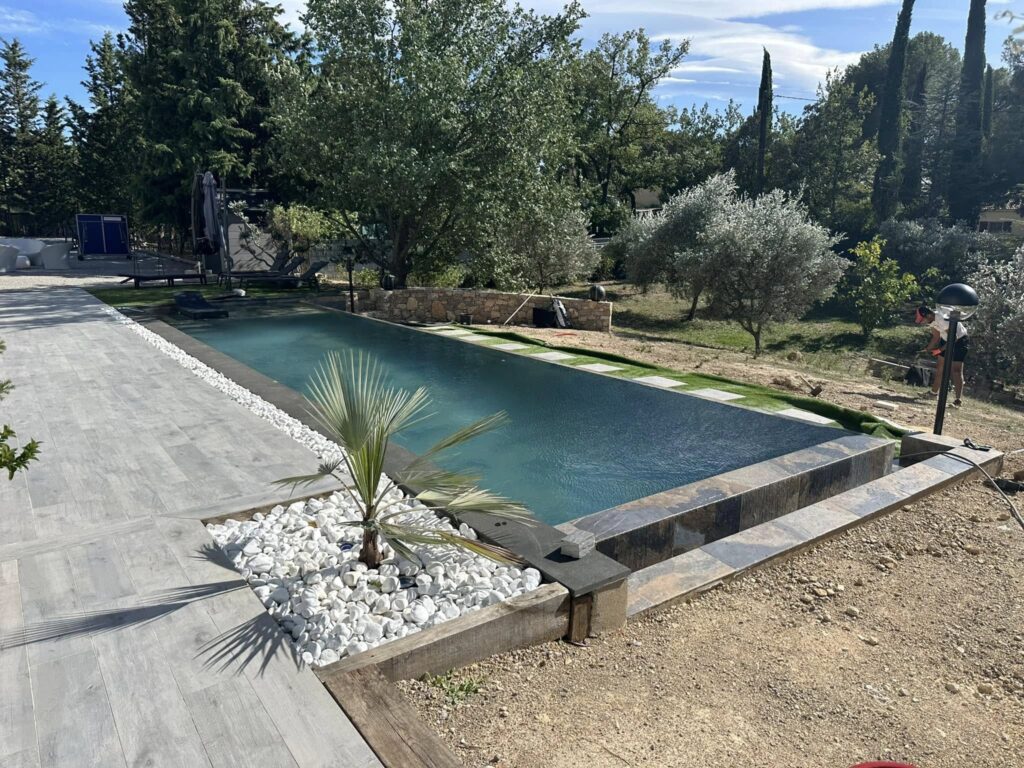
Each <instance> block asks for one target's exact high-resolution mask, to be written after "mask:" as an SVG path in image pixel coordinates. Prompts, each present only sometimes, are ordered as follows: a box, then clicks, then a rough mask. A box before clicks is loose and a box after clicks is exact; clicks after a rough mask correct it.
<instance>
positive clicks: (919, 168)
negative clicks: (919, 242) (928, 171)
mask: <svg viewBox="0 0 1024 768" xmlns="http://www.w3.org/2000/svg"><path fill="white" fill-rule="evenodd" d="M927 110H928V67H927V66H923V67H921V70H920V71H919V72H918V73H917V77H916V78H915V85H914V92H913V95H912V96H911V98H910V103H909V104H908V111H909V112H910V126H909V128H908V130H907V136H906V140H905V141H904V142H903V173H902V175H901V177H900V191H899V200H900V205H901V206H902V207H903V209H904V211H907V212H909V213H911V215H914V214H916V213H917V212H918V211H919V210H920V205H921V200H922V185H923V183H924V150H925V140H926V135H927V134H926V132H927V125H926V122H925V120H926V116H927Z"/></svg>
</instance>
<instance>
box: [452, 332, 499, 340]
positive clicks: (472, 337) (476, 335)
mask: <svg viewBox="0 0 1024 768" xmlns="http://www.w3.org/2000/svg"><path fill="white" fill-rule="evenodd" d="M456 338H457V339H459V340H461V341H490V340H491V337H490V336H484V335H483V334H480V333H467V334H466V335H465V336H456Z"/></svg>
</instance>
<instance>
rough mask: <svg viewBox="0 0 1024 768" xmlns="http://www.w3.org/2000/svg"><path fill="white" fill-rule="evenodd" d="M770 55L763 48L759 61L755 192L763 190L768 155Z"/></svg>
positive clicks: (770, 119) (770, 93) (771, 94)
mask: <svg viewBox="0 0 1024 768" xmlns="http://www.w3.org/2000/svg"><path fill="white" fill-rule="evenodd" d="M772 97H773V93H772V57H771V54H770V53H768V49H767V48H765V49H764V60H763V61H762V62H761V86H760V88H758V91H757V121H758V131H757V194H759V195H760V194H761V193H762V192H764V182H765V175H764V168H765V159H766V158H767V156H768V139H769V138H770V134H771V129H772V111H773V107H772Z"/></svg>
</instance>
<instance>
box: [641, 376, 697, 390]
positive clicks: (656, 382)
mask: <svg viewBox="0 0 1024 768" xmlns="http://www.w3.org/2000/svg"><path fill="white" fill-rule="evenodd" d="M633 381H639V382H640V383H641V384H650V385H651V386H655V387H664V388H665V389H671V388H672V387H685V386H686V385H685V384H683V382H681V381H676V380H675V379H669V378H667V377H665V376H641V377H639V378H637V379H633Z"/></svg>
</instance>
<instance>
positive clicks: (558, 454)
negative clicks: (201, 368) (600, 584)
mask: <svg viewBox="0 0 1024 768" xmlns="http://www.w3.org/2000/svg"><path fill="white" fill-rule="evenodd" d="M175 324H176V325H177V326H178V327H179V328H180V329H181V330H183V331H185V332H186V333H188V334H189V335H191V336H193V337H195V338H196V339H198V340H199V341H202V342H203V343H205V344H207V345H209V346H211V347H213V348H214V349H217V350H219V351H220V352H223V353H224V354H226V355H229V356H230V357H233V358H235V359H236V360H238V361H240V362H242V363H244V364H246V365H248V366H249V367H251V368H253V369H255V370H257V371H259V372H260V373H262V374H264V375H266V376H269V377H270V378H272V379H275V380H277V381H279V382H281V383H282V384H285V385H286V386H289V387H291V388H293V389H295V390H298V391H300V392H306V391H307V390H306V384H307V381H308V378H309V376H310V374H311V373H312V372H313V370H314V369H315V368H316V366H317V365H318V364H319V363H320V362H321V360H323V358H324V356H325V354H326V353H327V352H329V351H331V350H338V351H344V350H349V349H352V350H356V351H361V352H364V353H368V354H371V355H374V356H375V357H377V358H378V359H379V360H380V361H381V363H382V364H383V365H384V366H385V368H386V369H387V370H388V372H389V373H390V376H391V379H392V381H393V383H394V384H395V385H397V386H401V387H405V388H415V387H418V386H425V387H427V389H428V390H429V392H430V395H431V398H432V401H433V403H432V408H431V410H432V411H433V412H434V414H435V415H434V417H433V418H431V419H429V420H428V421H426V422H424V423H422V424H420V425H418V426H417V427H414V428H413V429H410V430H409V431H408V432H406V433H404V434H403V435H402V436H401V439H400V440H399V443H400V444H401V445H402V446H403V447H405V448H407V449H409V450H411V451H414V452H418V451H422V450H424V449H426V448H427V447H429V446H430V445H431V444H433V443H434V442H435V441H436V440H437V439H438V438H440V437H442V436H444V435H447V434H448V433H450V432H452V431H454V430H455V429H457V428H459V427H462V426H464V425H465V424H467V423H469V422H470V421H473V420H475V419H478V418H481V417H484V416H487V415H489V414H491V413H494V412H495V411H499V410H504V411H506V412H507V413H508V415H509V420H510V423H509V424H508V425H506V426H505V427H503V428H502V429H500V430H498V431H497V432H494V433H491V434H488V435H485V436H483V437H481V438H479V439H477V440H474V441H472V442H471V443H469V444H467V445H466V446H465V447H463V448H462V450H461V452H459V453H456V454H452V455H451V456H450V457H449V458H448V459H447V460H446V461H444V462H442V463H445V464H446V465H448V466H449V467H451V468H453V469H462V470H472V471H474V472H476V473H477V474H479V475H481V477H482V478H483V480H482V485H483V486H484V487H487V488H489V489H491V490H493V491H496V492H498V493H501V494H504V495H506V496H508V497H510V498H513V499H516V500H518V501H521V502H523V503H524V504H526V505H527V506H528V507H529V508H530V509H531V510H532V511H533V512H534V514H535V515H536V516H537V517H538V518H539V519H541V520H543V521H544V522H547V523H549V524H552V525H554V524H558V523H563V522H566V521H569V520H574V519H576V518H579V517H581V516H584V515H588V514H591V513H594V512H598V511H600V510H604V509H608V508H610V507H614V506H618V505H621V504H624V503H626V502H629V501H633V500H636V499H640V498H643V497H646V496H650V495H652V494H655V493H659V492H661V491H667V490H669V489H672V488H677V487H679V486H683V485H687V484H689V483H693V482H696V481H699V480H704V479H706V478H709V477H712V476H715V475H719V474H721V473H724V472H729V471H731V470H734V469H738V468H740V467H745V466H747V465H750V464H754V463H757V462H761V461H766V460H768V459H774V458H776V457H779V456H783V455H784V454H788V453H790V452H793V451H797V450H800V449H804V448H809V447H812V446H816V445H820V444H822V443H825V442H828V441H831V440H835V439H836V438H837V437H841V436H842V435H844V434H848V433H846V432H844V431H843V430H840V429H836V428H834V427H827V426H819V425H815V424H808V423H804V422H801V421H797V420H794V419H787V418H782V417H779V416H774V415H771V414H767V413H761V412H758V411H753V410H748V409H743V408H738V407H735V406H731V405H727V404H723V403H719V402H714V401H709V400H704V399H701V398H698V397H693V396H687V395H684V394H680V393H676V392H670V391H666V390H662V389H658V388H655V387H650V386H644V385H641V384H637V383H634V382H630V381H628V380H622V379H615V378H611V377H607V376H600V375H597V374H593V373H590V372H587V371H579V370H574V369H572V368H571V367H568V366H564V365H555V364H551V363H547V362H541V361H537V360H530V359H529V357H527V356H523V355H513V354H509V353H506V352H502V351H499V350H495V349H488V348H487V347H485V346H480V345H476V344H471V343H466V342H463V341H458V340H456V339H449V338H444V337H440V336H437V335H436V334H433V333H431V332H427V331H423V330H417V329H413V328H406V327H402V326H398V325H394V324H391V323H385V322H381V321H377V320H372V319H368V318H363V317H358V316H353V315H348V314H344V313H336V312H326V311H310V310H291V311H289V312H287V313H280V312H276V313H271V314H269V315H265V316H248V317H247V316H244V315H240V314H235V313H233V315H232V317H230V318H228V319H223V320H214V321H206V322H177V321H176V323H175Z"/></svg>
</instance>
